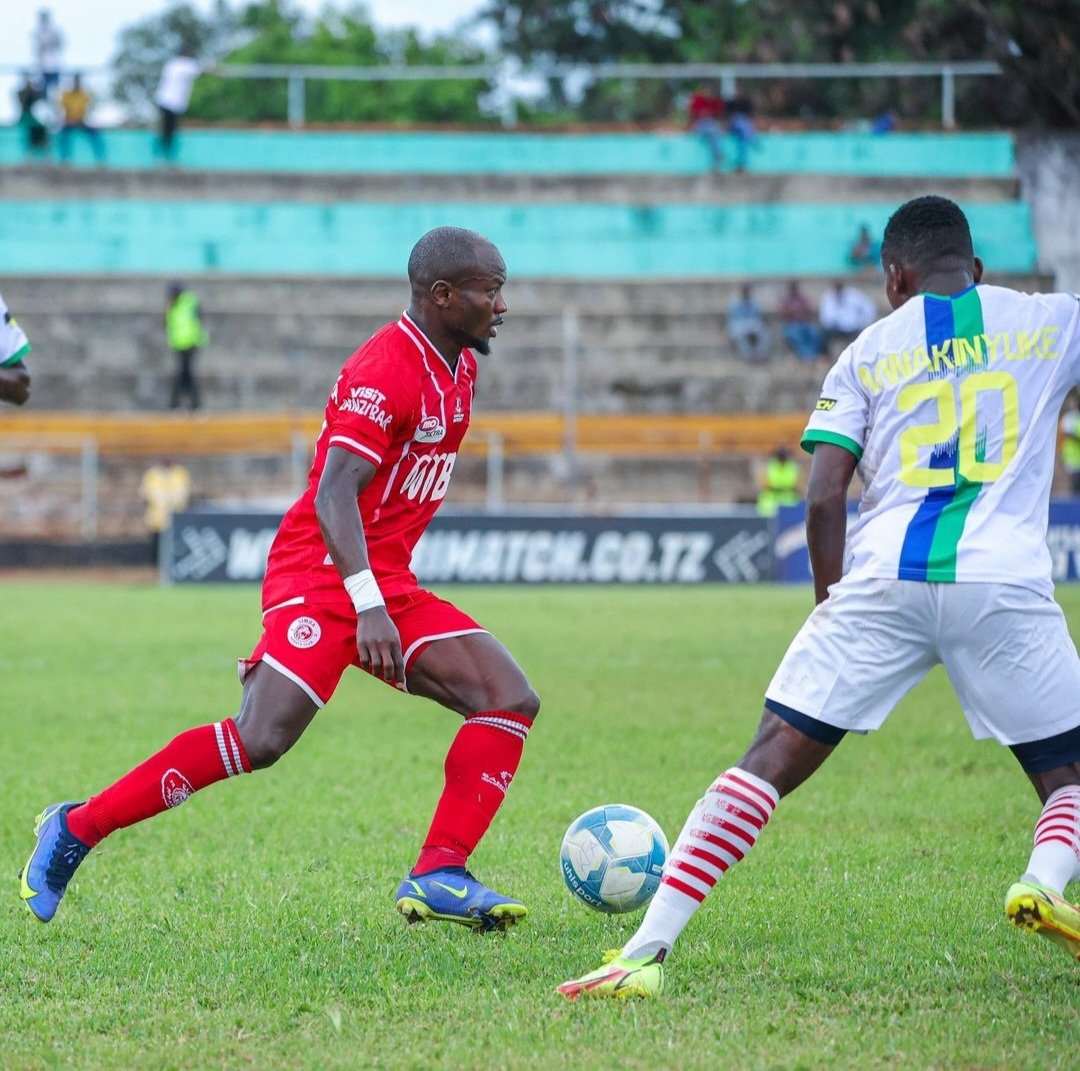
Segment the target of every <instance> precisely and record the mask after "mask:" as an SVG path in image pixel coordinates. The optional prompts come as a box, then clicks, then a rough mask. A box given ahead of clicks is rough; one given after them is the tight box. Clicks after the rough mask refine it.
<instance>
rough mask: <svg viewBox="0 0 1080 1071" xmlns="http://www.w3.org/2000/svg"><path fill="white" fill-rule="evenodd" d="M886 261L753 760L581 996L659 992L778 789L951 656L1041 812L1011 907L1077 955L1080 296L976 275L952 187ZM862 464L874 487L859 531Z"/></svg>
mask: <svg viewBox="0 0 1080 1071" xmlns="http://www.w3.org/2000/svg"><path fill="white" fill-rule="evenodd" d="M881 261H882V267H883V268H884V271H885V292H886V294H887V296H888V300H889V304H890V305H891V306H892V308H893V310H894V311H893V312H892V314H891V315H889V316H887V317H885V318H884V319H883V320H880V321H878V322H877V323H875V324H872V325H871V326H870V327H868V328H867V329H866V330H865V331H863V332H862V334H860V335H859V336H858V338H856V339H855V341H854V342H853V343H852V344H851V345H850V346H849V347H848V348H847V349H846V350H844V352H843V353H841V355H840V357H839V359H838V360H837V362H836V364H835V366H834V367H833V368H832V369H831V370H830V371H829V373H828V375H827V376H826V378H825V384H824V387H823V389H822V394H821V398H820V399H819V401H818V403H817V406H816V408H815V410H814V412H813V414H812V415H811V417H810V422H809V426H808V427H807V429H806V433H805V435H804V437H803V446H804V448H805V449H806V450H808V451H810V452H812V453H813V462H812V465H811V470H810V482H809V488H808V492H807V519H806V532H807V543H808V545H809V549H810V561H811V565H812V568H813V573H814V594H815V599H816V602H817V606H816V608H815V610H814V611H813V613H811V615H810V617H809V618H808V619H807V621H806V623H805V624H804V625H803V627H802V629H801V630H800V632H799V633H798V635H797V636H796V637H795V639H794V640H793V641H792V644H791V646H790V647H789V648H788V651H787V654H786V655H785V656H784V658H783V660H782V661H781V663H780V667H779V668H778V669H777V671H776V674H775V676H774V677H773V679H772V682H771V683H770V685H769V687H768V689H767V691H766V698H765V710H764V712H763V714H762V718H761V724H760V726H759V728H758V732H757V736H756V737H755V738H754V740H753V742H752V743H751V745H750V748H749V750H748V751H747V752H746V754H745V755H743V757H742V758H741V759H740V760H739V762H738V764H737V765H736V766H733V767H732V768H731V769H729V770H727V771H726V772H725V773H723V774H721V776H720V777H719V778H718V779H717V780H716V781H715V782H714V783H713V784H712V785H711V786H710V787H709V789H708V791H707V792H706V793H705V796H704V797H703V798H702V799H701V800H699V801H698V803H697V806H696V807H695V808H694V809H693V810H692V811H691V813H690V816H689V818H688V819H687V821H686V824H685V826H684V827H683V829H682V832H681V833H680V834H679V838H678V840H677V841H676V843H675V846H674V848H673V849H672V852H671V855H670V858H669V861H668V863H667V866H666V867H665V869H664V876H663V880H662V884H661V886H660V889H659V890H658V891H657V893H656V896H655V897H654V898H653V900H652V902H651V903H650V905H649V908H648V911H647V912H646V915H645V918H644V920H643V921H642V924H641V926H640V927H639V928H638V930H637V932H636V933H635V934H634V935H633V936H632V937H631V938H630V941H629V943H628V944H627V945H626V946H625V948H623V949H622V951H621V953H619V955H618V956H617V957H615V958H614V959H613V960H611V961H610V962H609V963H607V964H606V965H605V966H602V967H600V968H599V969H597V970H594V971H592V972H591V973H589V974H586V975H584V976H583V977H581V978H577V979H574V980H572V981H569V982H564V983H563V984H562V985H561V986H559V992H560V993H562V994H563V995H564V996H566V997H568V998H570V999H575V998H577V997H579V996H582V995H597V996H605V997H623V996H632V995H637V996H652V995H655V994H658V993H660V992H661V991H662V989H663V982H664V975H663V971H664V960H665V958H666V956H667V955H668V953H669V951H670V950H671V947H672V945H673V944H674V943H675V940H676V939H677V937H678V936H679V934H680V933H681V932H682V930H683V928H684V927H685V926H686V924H687V923H688V922H689V921H690V918H691V916H692V915H693V914H694V912H695V911H696V910H697V909H698V907H700V906H701V904H702V902H703V901H704V900H705V898H706V896H707V895H708V894H709V892H711V891H712V888H713V886H714V885H715V884H716V882H717V880H718V879H719V878H720V877H721V875H723V873H724V872H725V871H726V870H728V868H729V867H731V866H732V865H734V864H735V863H737V862H738V861H739V860H740V859H742V858H743V857H744V856H745V855H746V853H747V852H749V851H750V849H751V848H752V847H753V846H754V843H755V841H756V840H757V838H758V835H759V834H760V833H761V831H762V829H763V828H764V826H765V824H766V823H767V822H768V820H769V818H770V817H771V815H772V813H773V810H774V808H775V807H776V805H777V803H778V802H779V801H780V799H781V798H782V797H784V796H786V795H788V794H789V793H790V792H792V791H794V790H795V789H796V788H798V786H799V785H800V784H802V782H803V781H805V780H806V779H807V778H808V777H809V776H810V775H811V774H813V773H814V771H815V770H817V768H818V767H819V766H820V765H821V764H822V763H823V762H824V761H825V760H826V759H827V758H828V757H829V755H830V754H832V751H833V749H834V748H835V747H836V745H837V744H839V743H840V740H841V739H842V738H843V736H844V734H845V733H847V732H849V731H854V732H865V731H867V730H870V729H876V728H878V727H879V726H880V725H881V724H882V723H883V722H884V720H885V719H886V717H887V716H888V715H889V713H890V711H891V710H892V709H893V707H894V706H895V705H896V704H897V703H898V702H899V700H900V699H901V698H902V697H903V696H904V695H905V694H906V693H907V692H908V691H910V690H911V689H912V688H913V687H914V686H915V685H916V684H917V683H918V682H919V681H920V680H922V678H923V677H924V676H925V675H926V673H927V672H928V671H929V670H930V669H931V668H932V667H933V666H934V665H936V664H938V663H943V664H944V666H945V668H946V670H947V671H948V674H949V678H950V680H951V681H952V684H953V687H954V689H955V691H956V694H957V697H958V699H959V700H960V705H961V707H962V708H963V711H964V714H965V716H966V717H967V720H968V723H969V725H970V726H971V729H972V732H973V734H974V735H975V737H976V738H984V737H993V738H994V739H996V740H998V741H1000V742H1001V743H1002V744H1005V745H1007V746H1008V747H1009V748H1010V749H1011V750H1012V752H1013V753H1014V755H1015V756H1016V758H1017V759H1018V760H1019V762H1020V765H1021V767H1022V768H1023V769H1024V771H1025V773H1026V774H1027V775H1028V777H1029V778H1030V779H1031V782H1032V784H1033V785H1034V786H1035V791H1036V792H1037V793H1038V795H1039V798H1040V800H1042V802H1043V809H1042V813H1041V815H1040V817H1039V820H1038V822H1037V823H1036V825H1035V836H1034V842H1035V843H1034V849H1033V851H1032V853H1031V857H1030V859H1029V861H1028V864H1027V867H1026V870H1025V872H1024V874H1023V875H1022V876H1021V877H1020V879H1019V880H1018V881H1016V882H1015V883H1013V885H1012V886H1011V888H1009V890H1008V892H1007V894H1006V898H1005V913H1006V915H1007V917H1008V918H1009V920H1010V921H1012V922H1013V923H1014V924H1015V925H1017V926H1019V927H1021V928H1022V929H1027V930H1031V931H1034V932H1037V933H1040V934H1042V935H1043V936H1045V937H1048V938H1049V939H1050V940H1052V941H1053V942H1055V943H1056V944H1058V945H1060V946H1061V947H1062V948H1064V949H1065V950H1066V951H1067V952H1069V954H1070V955H1072V956H1073V957H1075V958H1078V959H1080V911H1078V910H1077V908H1076V907H1074V906H1073V905H1072V904H1070V903H1069V902H1068V901H1066V900H1065V899H1063V895H1062V894H1063V893H1064V891H1065V887H1066V885H1067V884H1068V883H1069V882H1070V881H1072V880H1073V879H1075V878H1077V877H1080V659H1078V658H1077V653H1076V648H1075V647H1074V646H1073V643H1072V640H1071V639H1070V638H1069V632H1068V628H1067V626H1066V623H1065V618H1064V615H1063V614H1062V612H1061V609H1060V608H1059V607H1058V605H1057V604H1056V603H1055V602H1054V600H1053V586H1052V584H1051V580H1050V555H1049V551H1048V550H1047V546H1046V526H1047V513H1048V502H1049V497H1050V485H1051V479H1052V476H1053V468H1054V452H1055V441H1056V430H1057V418H1058V414H1059V412H1060V410H1061V406H1062V403H1063V401H1064V400H1065V397H1066V395H1067V394H1068V392H1069V390H1070V389H1071V388H1072V387H1074V386H1076V385H1077V384H1078V383H1080V301H1078V299H1077V298H1076V297H1075V296H1073V295H1071V294H1020V293H1017V292H1016V291H1013V290H1008V289H1005V288H1003V287H997V286H980V285H978V284H979V282H980V280H981V278H982V271H983V267H982V263H981V262H980V260H979V259H978V258H977V257H975V256H974V253H973V250H972V245H971V233H970V231H969V229H968V223H967V220H966V218H965V217H964V214H963V212H961V210H960V209H959V208H958V207H957V206H956V205H955V204H953V203H952V202H951V201H948V200H946V199H945V198H942V197H920V198H917V199H916V200H913V201H909V202H908V203H907V204H905V205H903V206H902V207H901V208H900V209H899V210H898V211H897V212H896V213H895V214H894V215H893V216H892V218H891V219H890V220H889V223H888V225H887V226H886V228H885V235H884V240H883V243H882V251H881ZM856 468H858V471H859V475H860V477H861V480H862V484H863V488H864V489H863V492H862V499H861V501H860V503H859V516H858V519H857V520H856V521H855V522H854V523H853V524H852V526H851V530H850V532H846V526H847V494H848V487H849V485H850V483H851V479H852V476H853V475H854V473H855V471H856ZM845 532H846V539H845Z"/></svg>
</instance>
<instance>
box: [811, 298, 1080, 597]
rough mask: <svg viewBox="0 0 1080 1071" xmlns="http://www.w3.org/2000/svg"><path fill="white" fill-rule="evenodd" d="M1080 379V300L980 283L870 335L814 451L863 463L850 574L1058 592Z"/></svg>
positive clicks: (849, 363) (838, 382) (842, 375)
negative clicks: (1053, 493) (1061, 496)
mask: <svg viewBox="0 0 1080 1071" xmlns="http://www.w3.org/2000/svg"><path fill="white" fill-rule="evenodd" d="M1077 383H1080V300H1078V299H1077V298H1076V297H1075V296H1073V295H1072V294H1021V293H1018V292H1017V291H1015V290H1009V289H1006V288H1004V287H1000V286H977V287H976V286H973V287H970V288H969V289H967V290H965V291H963V292H962V293H960V294H955V295H953V296H952V297H939V296H936V295H929V294H924V295H920V296H918V297H915V298H912V299H910V300H909V301H907V302H906V303H905V304H904V305H902V306H901V307H900V308H899V309H897V310H896V311H895V312H893V313H892V314H891V315H889V316H887V317H885V318H884V319H883V320H879V321H878V322H877V323H875V324H872V325H871V326H870V327H868V328H867V329H866V330H865V331H863V333H862V334H861V335H859V337H858V338H857V339H856V340H855V341H854V342H853V343H852V344H851V345H850V346H849V347H848V348H847V349H846V350H844V352H843V353H841V354H840V357H839V359H838V360H837V362H836V364H835V365H834V366H833V367H832V369H830V371H829V373H828V375H827V376H826V377H825V384H824V386H823V387H822V392H821V398H820V399H818V403H817V406H816V408H815V410H814V412H813V413H812V414H811V417H810V421H809V424H808V425H807V429H806V432H805V434H804V436H803V447H804V449H806V450H808V451H813V449H814V446H815V444H817V443H823V442H824V443H834V444H836V445H838V446H842V447H844V448H846V449H848V450H850V451H851V452H852V453H853V454H854V455H855V456H856V458H858V459H859V476H860V478H861V479H862V482H863V493H862V499H861V500H860V502H859V516H858V519H857V520H856V521H855V522H854V523H853V524H852V525H851V527H850V530H849V531H848V537H847V544H846V546H845V554H844V572H845V573H847V574H851V575H853V576H864V577H875V578H890V577H891V578H898V579H900V580H923V581H936V582H946V583H948V582H953V581H960V582H971V583H975V582H989V583H1003V584H1015V585H1019V586H1021V587H1026V588H1030V589H1032V590H1034V591H1037V592H1040V593H1042V594H1045V595H1047V596H1050V595H1052V593H1053V583H1052V581H1051V569H1050V552H1049V550H1048V549H1047V546H1046V526H1047V513H1048V504H1049V500H1050V486H1051V483H1052V481H1053V475H1054V460H1055V454H1056V443H1057V427H1058V416H1059V414H1060V411H1061V406H1062V404H1063V402H1064V400H1065V397H1066V395H1067V394H1068V392H1069V390H1070V389H1071V388H1072V387H1073V386H1075V385H1076V384H1077Z"/></svg>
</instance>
